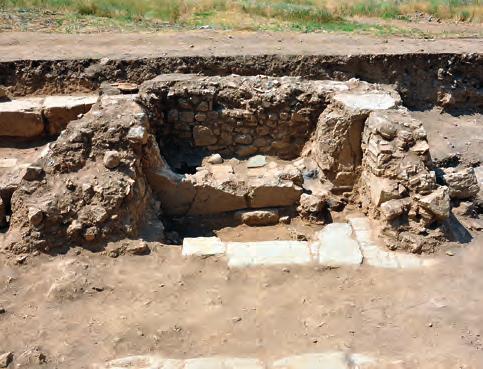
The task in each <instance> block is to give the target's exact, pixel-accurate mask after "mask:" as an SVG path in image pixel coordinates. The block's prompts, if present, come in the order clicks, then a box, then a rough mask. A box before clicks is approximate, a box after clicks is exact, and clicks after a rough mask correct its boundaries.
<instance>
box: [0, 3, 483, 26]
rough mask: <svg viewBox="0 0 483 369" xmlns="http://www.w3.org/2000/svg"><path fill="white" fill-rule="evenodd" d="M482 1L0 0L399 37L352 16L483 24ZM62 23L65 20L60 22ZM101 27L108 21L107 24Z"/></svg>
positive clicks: (114, 16) (182, 21)
mask: <svg viewBox="0 0 483 369" xmlns="http://www.w3.org/2000/svg"><path fill="white" fill-rule="evenodd" d="M480 1H483V0H419V1H415V0H337V1H336V0H262V1H259V0H0V8H1V9H3V10H4V11H5V10H7V11H8V10H9V9H12V10H14V9H27V10H38V11H46V10H47V11H55V12H59V13H62V14H64V15H65V16H66V17H69V18H70V19H81V18H83V17H84V19H89V21H91V20H92V19H93V18H94V17H97V18H99V19H101V18H102V19H111V20H112V22H113V23H116V24H127V23H130V22H132V23H135V24H148V23H150V22H152V23H159V22H166V23H169V24H171V25H178V26H200V25H208V26H212V27H214V28H222V29H226V28H230V29H250V30H267V29H269V30H296V31H302V32H311V31H317V30H326V31H339V32H341V31H342V32H372V33H378V34H393V33H397V32H396V31H395V30H394V29H391V28H389V27H383V26H365V25H362V24H359V23H354V22H352V21H350V18H351V17H354V16H366V17H379V18H398V19H409V18H410V17H412V16H414V14H415V13H425V14H430V15H433V16H435V17H437V18H441V19H453V20H460V21H472V22H478V23H481V21H482V20H483V6H482V5H481V4H480ZM59 22H61V23H62V22H63V21H59ZM100 23H103V24H104V23H106V21H105V20H102V21H100Z"/></svg>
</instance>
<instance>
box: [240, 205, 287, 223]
mask: <svg viewBox="0 0 483 369" xmlns="http://www.w3.org/2000/svg"><path fill="white" fill-rule="evenodd" d="M235 217H236V218H239V219H240V220H241V222H242V223H243V224H246V225H249V226H268V225H273V224H277V223H278V220H279V218H280V216H279V215H278V211H277V210H276V209H267V210H255V211H241V212H238V213H237V214H235Z"/></svg>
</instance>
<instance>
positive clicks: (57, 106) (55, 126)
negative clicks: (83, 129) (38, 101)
mask: <svg viewBox="0 0 483 369" xmlns="http://www.w3.org/2000/svg"><path fill="white" fill-rule="evenodd" d="M97 99H98V96H97V95H91V96H48V97H46V98H45V100H44V103H43V113H44V116H45V118H46V119H47V130H48V133H49V134H51V135H54V134H59V133H60V132H61V131H62V130H64V129H65V127H67V124H68V123H69V122H71V121H73V120H75V119H77V116H78V115H79V114H85V113H87V112H88V111H89V110H90V109H91V107H92V105H94V104H95V103H96V102H97Z"/></svg>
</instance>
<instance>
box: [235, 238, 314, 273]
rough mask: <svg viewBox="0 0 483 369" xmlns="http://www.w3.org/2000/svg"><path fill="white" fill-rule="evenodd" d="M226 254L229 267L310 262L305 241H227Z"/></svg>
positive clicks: (310, 256) (309, 253)
mask: <svg viewBox="0 0 483 369" xmlns="http://www.w3.org/2000/svg"><path fill="white" fill-rule="evenodd" d="M226 256H227V258H228V266H229V267H247V266H257V265H267V266H269V265H280V264H308V263H310V262H312V255H311V252H310V247H309V244H308V243H307V242H305V241H263V242H227V244H226Z"/></svg>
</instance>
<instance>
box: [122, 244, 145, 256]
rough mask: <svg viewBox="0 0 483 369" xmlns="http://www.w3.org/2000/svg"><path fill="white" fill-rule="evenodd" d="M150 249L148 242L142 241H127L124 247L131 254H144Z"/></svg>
mask: <svg viewBox="0 0 483 369" xmlns="http://www.w3.org/2000/svg"><path fill="white" fill-rule="evenodd" d="M150 251H151V250H150V248H149V246H148V244H147V243H146V242H144V241H140V242H134V243H129V245H128V246H127V247H126V252H127V253H128V254H131V255H146V254H149V252H150Z"/></svg>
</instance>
